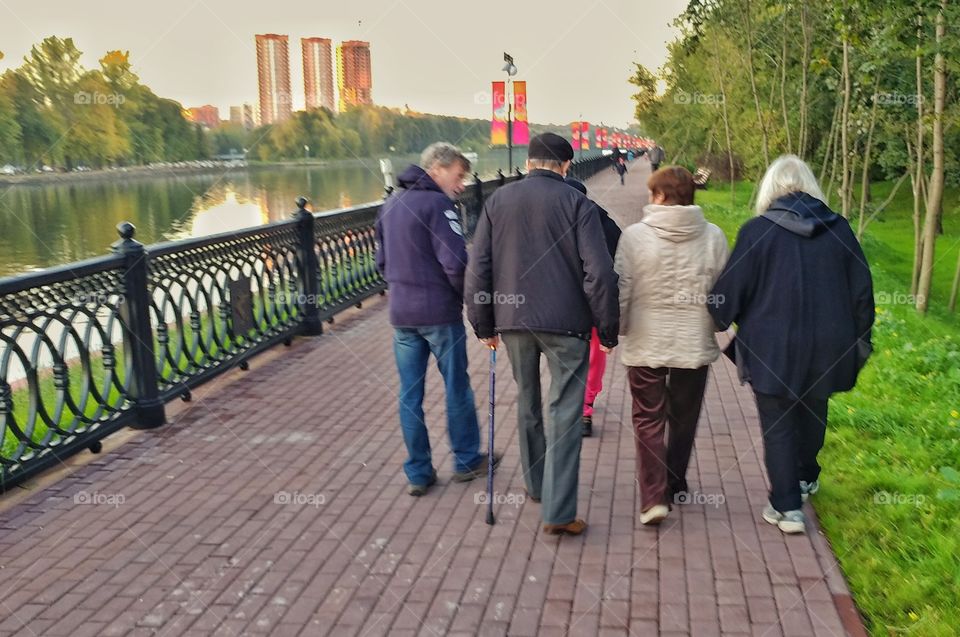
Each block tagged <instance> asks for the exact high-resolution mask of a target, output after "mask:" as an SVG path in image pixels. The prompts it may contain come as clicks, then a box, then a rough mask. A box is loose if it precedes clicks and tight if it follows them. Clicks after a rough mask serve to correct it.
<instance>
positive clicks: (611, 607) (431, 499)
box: [0, 160, 865, 637]
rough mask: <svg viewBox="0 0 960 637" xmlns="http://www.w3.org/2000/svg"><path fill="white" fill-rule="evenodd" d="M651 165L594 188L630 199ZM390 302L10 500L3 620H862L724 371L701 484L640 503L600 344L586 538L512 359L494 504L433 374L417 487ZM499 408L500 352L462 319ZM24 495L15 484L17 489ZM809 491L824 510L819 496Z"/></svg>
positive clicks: (626, 205)
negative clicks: (528, 464) (577, 530)
mask: <svg viewBox="0 0 960 637" xmlns="http://www.w3.org/2000/svg"><path fill="white" fill-rule="evenodd" d="M648 170H649V169H648V167H647V163H646V161H645V160H639V161H637V162H634V164H633V165H632V166H631V168H630V172H629V173H628V174H627V176H626V185H625V186H621V185H620V183H619V178H618V177H617V175H616V173H614V172H613V171H612V170H611V171H608V172H603V173H601V174H600V175H598V176H596V177H594V178H593V179H591V180H590V181H589V182H588V187H589V189H590V195H591V196H592V197H594V198H595V199H597V200H598V201H600V202H601V203H602V204H603V205H604V207H605V208H607V209H608V210H609V211H610V212H611V213H612V215H613V216H614V218H615V219H617V220H618V221H619V222H620V223H621V225H625V224H626V223H629V222H632V221H636V220H637V219H638V218H639V212H640V209H641V205H642V203H643V202H644V201H645V198H646V178H647V175H648ZM391 338H392V332H391V328H390V326H389V322H388V317H387V311H386V301H385V299H377V300H375V301H373V302H371V303H368V304H365V306H364V307H363V309H360V310H351V311H350V312H348V313H346V314H345V315H344V316H343V317H342V318H338V320H337V323H336V325H334V326H331V327H330V328H329V329H328V330H327V332H326V334H324V335H323V336H322V337H319V338H313V339H299V340H298V341H297V342H296V343H295V344H294V346H293V347H292V348H290V349H283V348H281V349H280V350H279V351H275V352H271V353H268V354H266V355H264V356H261V357H259V358H256V359H253V361H252V362H251V369H250V371H248V372H240V371H236V372H231V373H230V374H227V375H225V376H224V377H222V378H221V379H218V380H216V381H214V382H211V383H209V384H208V385H204V386H203V387H201V388H200V389H199V390H197V391H195V392H194V402H192V403H190V404H188V405H185V406H184V407H183V408H182V409H181V410H180V411H179V413H177V414H175V415H174V416H173V417H171V422H170V424H168V425H166V426H165V427H163V428H161V429H158V430H154V431H147V432H136V433H135V434H132V435H131V436H130V440H128V441H127V442H125V443H124V444H122V445H120V446H119V447H117V448H116V449H113V450H111V451H106V452H104V453H103V454H102V455H100V456H97V457H95V460H93V461H92V462H90V463H89V464H87V465H84V466H81V467H79V468H77V469H76V470H75V471H73V473H72V474H70V475H68V476H66V477H62V478H60V479H58V480H57V481H55V482H52V483H50V484H45V485H44V486H37V487H34V489H35V490H34V492H32V493H31V494H29V495H28V496H27V497H25V498H23V497H21V498H19V500H20V501H18V502H13V503H12V504H9V503H8V504H7V505H6V508H5V509H4V510H3V511H2V512H0V565H2V567H3V569H2V573H3V579H2V583H0V587H2V590H0V634H2V635H37V636H39V635H71V636H83V635H90V636H93V635H97V636H99V635H107V636H111V635H116V636H120V635H124V636H126V635H130V636H139V635H162V636H164V637H173V636H175V635H211V634H212V635H256V634H263V635H324V634H330V635H365V636H368V637H372V636H374V635H392V636H393V635H425V636H430V635H437V636H439V635H477V634H479V635H511V636H520V635H635V636H638V637H641V636H643V637H645V636H648V635H658V634H660V635H677V636H679V635H691V636H700V635H743V634H746V635H757V636H763V637H775V636H777V635H787V636H794V635H797V636H799V635H816V636H821V635H826V636H830V635H832V636H836V637H839V636H840V635H847V634H851V635H861V634H865V633H864V632H863V629H862V626H861V625H860V622H859V619H858V617H857V614H856V611H855V609H854V607H853V604H852V601H851V599H850V596H849V593H848V591H847V589H846V586H845V584H844V581H843V577H842V574H841V573H840V571H839V568H838V566H837V564H836V562H835V560H834V559H833V556H832V554H831V553H830V550H829V547H828V545H827V544H826V542H825V540H824V538H823V537H822V536H821V535H820V534H819V533H818V532H817V531H816V530H815V529H811V530H810V531H809V532H808V534H807V535H803V536H790V537H787V536H784V535H783V534H781V533H780V531H779V530H777V529H776V528H775V527H771V526H769V525H767V524H766V523H764V522H763V521H762V520H761V519H760V517H759V511H760V509H761V508H762V506H763V504H764V502H765V499H766V485H765V477H764V471H763V467H762V447H761V445H760V427H759V424H758V422H757V416H756V410H755V407H754V405H753V402H752V396H751V394H750V392H749V389H748V388H743V387H741V386H740V385H739V383H738V382H737V381H736V372H735V370H734V369H733V368H732V366H731V365H730V364H729V363H728V362H726V360H722V361H720V362H718V363H717V364H715V365H714V366H713V368H712V370H711V372H710V380H709V383H708V387H707V394H706V402H705V408H704V411H703V415H702V417H701V422H700V429H699V433H698V436H697V441H696V451H695V454H694V457H693V460H692V462H691V468H690V475H689V482H690V487H691V490H692V498H691V499H692V502H691V503H689V504H684V505H682V506H678V507H675V508H674V511H673V512H672V514H671V516H670V517H669V518H668V519H667V520H666V521H665V522H664V524H663V525H661V526H660V527H659V528H646V527H643V526H642V525H640V524H639V522H638V520H637V518H638V506H637V504H638V503H637V493H636V487H635V483H634V468H635V464H634V463H635V459H634V447H633V434H632V430H631V426H630V397H629V389H628V387H627V385H626V376H625V372H624V369H623V367H622V365H620V364H619V363H618V362H617V361H616V359H615V358H612V359H611V360H610V363H609V364H608V366H607V373H606V378H605V383H604V384H605V390H604V392H603V393H602V394H601V395H600V397H599V398H598V400H597V404H596V406H597V410H596V413H595V416H594V427H595V437H593V438H589V439H585V440H584V444H583V454H582V464H581V485H580V500H579V511H580V514H581V515H582V517H585V518H586V520H587V522H588V523H589V524H590V527H589V529H588V530H587V532H586V534H585V535H584V536H581V537H561V538H557V537H552V536H545V535H543V534H541V533H539V532H538V530H539V527H540V517H539V505H538V504H536V503H534V502H532V501H528V500H526V499H525V497H524V489H523V480H522V476H521V470H520V456H519V449H518V443H517V432H516V411H515V410H516V388H515V385H514V384H513V381H512V378H511V374H510V371H509V363H508V361H507V357H506V356H505V355H504V356H500V357H499V361H498V370H497V371H498V379H497V384H498V397H497V400H498V402H497V423H498V429H497V448H498V449H499V450H503V451H504V452H505V453H504V459H503V462H502V464H501V466H500V469H499V470H498V472H497V475H496V494H495V498H496V513H497V523H496V524H495V525H494V526H487V525H486V524H485V523H484V514H485V500H484V498H485V488H486V485H485V484H484V482H483V481H482V480H478V481H474V482H471V483H466V484H455V483H452V482H451V480H450V477H451V473H452V467H451V465H452V459H451V454H450V451H449V448H448V446H447V442H446V432H445V421H444V403H443V399H442V384H441V382H440V376H439V374H438V373H437V372H436V370H435V369H431V370H430V372H429V378H428V381H427V398H426V400H425V403H424V407H425V412H426V418H427V421H428V425H429V427H430V431H431V440H432V443H433V445H434V458H435V463H436V465H437V467H438V469H439V473H440V482H439V484H438V486H437V487H436V488H435V489H432V490H431V491H430V493H429V494H428V495H426V496H425V497H422V498H411V497H409V496H407V495H406V493H405V490H406V484H405V481H404V477H403V473H402V470H401V463H402V462H403V460H404V457H405V452H404V447H403V442H402V439H401V436H400V430H399V424H398V419H397V399H396V392H397V386H398V381H397V375H396V370H395V367H394V362H393V351H392V346H391V342H392V341H391ZM469 354H470V357H471V364H470V371H471V375H472V377H473V381H474V387H475V391H476V393H477V397H478V403H479V412H480V414H481V422H483V423H486V401H485V399H484V396H485V394H486V379H487V372H488V368H487V365H488V362H487V361H488V357H487V354H486V351H485V350H484V349H483V348H482V346H481V345H480V344H479V343H478V342H476V341H475V340H474V339H473V338H472V337H470V345H469ZM8 500H9V497H8ZM808 510H809V509H808Z"/></svg>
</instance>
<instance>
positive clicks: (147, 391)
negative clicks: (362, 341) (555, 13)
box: [0, 158, 609, 491]
mask: <svg viewBox="0 0 960 637" xmlns="http://www.w3.org/2000/svg"><path fill="white" fill-rule="evenodd" d="M607 165H609V162H608V161H607V160H606V159H605V158H601V159H596V158H594V159H589V160H586V161H585V162H584V163H583V164H582V165H579V168H578V169H577V171H576V172H577V174H578V175H579V176H581V178H586V177H588V176H590V175H591V174H593V173H594V172H596V171H598V170H600V169H602V168H603V167H604V166H607ZM521 178H522V175H511V176H509V177H506V176H503V175H501V176H500V178H499V179H493V180H490V181H487V182H482V181H480V180H479V179H477V178H476V176H475V183H474V184H472V185H471V186H469V187H468V188H467V190H466V191H465V192H464V194H463V196H462V197H461V201H460V210H461V214H462V216H463V219H464V227H465V228H466V229H467V232H468V236H469V233H472V231H473V228H474V227H475V226H476V220H477V218H478V217H479V214H480V211H481V210H482V206H483V202H484V200H485V199H486V198H487V197H489V196H490V195H491V194H492V193H493V191H494V190H495V189H496V188H498V187H499V186H501V185H504V184H506V183H511V182H513V181H516V180H518V179H521ZM380 205H381V204H380V203H376V204H369V205H364V206H358V207H355V208H348V209H344V210H337V211H333V212H327V213H319V214H314V213H311V212H308V211H307V209H306V206H307V201H306V199H303V198H301V199H300V200H298V201H297V207H298V211H297V213H296V214H295V218H294V219H292V220H289V221H281V222H278V223H273V224H270V225H266V226H262V227H258V228H250V229H248V230H243V231H240V232H232V233H224V234H220V235H213V236H209V237H202V238H198V239H187V240H184V241H176V242H170V243H163V244H159V245H155V246H150V247H147V246H144V245H143V244H141V243H139V242H137V241H136V240H135V239H134V234H135V228H134V227H133V226H132V225H131V224H129V223H122V224H120V225H119V226H118V227H117V229H118V231H119V234H120V240H119V241H117V242H116V243H114V244H113V246H112V249H113V254H111V255H109V256H105V257H100V258H96V259H90V260H87V261H82V262H79V263H74V264H70V265H65V266H60V267H57V268H51V269H49V270H45V271H42V272H36V273H31V274H26V275H22V276H17V277H10V278H5V279H0V491H3V490H6V489H7V488H9V487H10V486H12V485H14V484H17V483H19V482H22V481H23V480H25V479H27V478H28V477H30V476H32V475H35V474H36V473H38V472H40V471H42V470H44V469H46V468H48V467H50V466H53V465H55V464H57V463H59V462H61V461H62V460H63V459H64V458H66V457H68V456H70V455H71V454H74V453H77V452H78V451H81V450H83V449H85V448H90V449H93V450H98V449H99V444H100V443H99V441H100V439H101V438H103V437H104V436H106V435H108V434H110V433H112V432H114V431H116V430H117V429H119V428H121V427H124V426H127V425H130V426H134V427H139V428H150V427H157V426H160V425H162V424H163V422H164V420H165V412H164V404H165V403H166V402H168V401H170V400H172V399H175V398H176V397H178V396H180V397H183V398H185V399H189V396H190V390H191V389H192V388H194V387H196V386H197V385H199V384H201V383H204V382H206V381H208V380H209V379H211V378H212V377H214V376H216V375H217V374H220V373H223V372H224V371H227V370H229V369H232V368H234V367H237V366H239V367H240V368H241V369H245V368H246V365H247V359H249V358H250V357H251V356H252V355H253V354H255V353H257V352H259V351H261V350H263V349H265V348H268V347H271V346H273V345H276V344H277V343H280V342H289V341H290V340H291V339H292V338H293V336H295V335H297V334H303V335H316V334H320V333H322V331H323V327H322V322H323V321H332V320H333V317H334V315H336V314H337V312H340V311H342V310H343V309H345V308H348V307H350V306H353V305H359V304H360V303H361V302H362V301H363V300H364V299H366V298H368V297H370V296H372V295H375V294H378V293H381V292H383V291H384V290H385V289H386V283H385V281H384V280H383V277H382V276H381V275H380V273H379V272H378V271H377V268H376V259H375V253H376V238H375V223H376V217H377V214H378V212H379V210H380Z"/></svg>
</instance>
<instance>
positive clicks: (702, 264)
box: [615, 166, 728, 524]
mask: <svg viewBox="0 0 960 637" xmlns="http://www.w3.org/2000/svg"><path fill="white" fill-rule="evenodd" d="M647 186H648V188H649V189H650V202H651V203H650V204H648V205H647V206H645V207H644V209H643V217H642V218H641V220H640V222H639V223H636V224H634V225H632V226H630V227H629V228H627V229H626V230H625V231H624V232H623V237H622V238H621V240H620V245H619V247H618V249H617V256H616V259H615V269H616V271H617V274H619V275H620V333H621V335H622V337H621V340H620V360H621V361H622V362H623V364H624V365H626V366H627V378H628V380H629V383H630V392H631V394H632V396H633V428H634V440H635V443H636V449H637V482H638V484H639V486H640V511H641V514H640V521H641V522H642V523H643V524H657V523H659V522H661V521H662V520H663V519H664V518H665V517H666V516H667V514H668V513H669V506H668V505H669V503H671V502H675V503H678V504H679V503H682V502H683V501H684V498H685V497H686V494H687V482H686V472H687V465H688V464H689V462H690V454H691V452H692V451H693V440H694V437H695V436H696V428H697V420H698V418H699V417H700V407H701V405H702V403H703V393H704V390H705V388H706V384H707V369H708V366H709V365H710V363H712V362H713V361H715V360H716V359H717V357H718V356H719V354H720V349H719V347H718V346H717V341H716V338H715V336H714V332H715V330H716V326H715V324H714V321H713V319H712V318H711V316H710V314H709V313H708V312H707V301H708V298H707V295H708V293H709V292H710V289H711V288H712V287H713V284H714V282H715V281H716V279H717V277H718V276H719V275H720V272H721V271H722V270H723V266H724V265H725V264H726V261H727V254H728V249H727V239H726V237H725V236H724V234H723V232H722V231H721V230H720V228H718V227H717V226H715V225H713V224H712V223H708V222H707V220H706V219H705V218H704V216H703V211H702V210H701V209H700V207H699V206H695V205H693V194H694V189H695V185H694V183H693V175H691V174H690V171H688V170H687V169H685V168H683V167H681V166H666V167H664V168H661V169H660V170H658V171H656V172H655V173H653V174H652V175H651V176H650V179H649V181H648V182H647ZM668 423H669V432H670V433H669V440H668V441H666V444H665V441H664V432H665V429H666V428H667V425H668Z"/></svg>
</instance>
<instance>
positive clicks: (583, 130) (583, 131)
mask: <svg viewBox="0 0 960 637" xmlns="http://www.w3.org/2000/svg"><path fill="white" fill-rule="evenodd" d="M580 148H582V149H583V150H590V122H580Z"/></svg>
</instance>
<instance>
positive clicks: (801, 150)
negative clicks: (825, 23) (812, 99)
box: [797, 0, 810, 159]
mask: <svg viewBox="0 0 960 637" xmlns="http://www.w3.org/2000/svg"><path fill="white" fill-rule="evenodd" d="M800 25H801V30H802V32H803V61H802V65H801V73H800V132H799V133H798V134H797V136H798V137H799V140H798V141H797V155H799V156H800V159H805V156H806V152H807V67H808V66H810V25H809V23H808V22H807V0H803V1H802V2H801V3H800Z"/></svg>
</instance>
